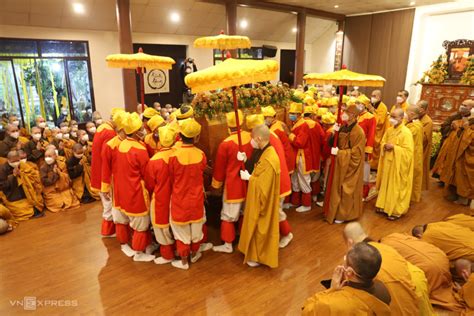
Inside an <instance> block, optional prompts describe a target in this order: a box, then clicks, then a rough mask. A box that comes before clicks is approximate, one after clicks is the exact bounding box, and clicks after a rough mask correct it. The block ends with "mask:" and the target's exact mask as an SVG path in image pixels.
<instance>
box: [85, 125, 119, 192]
mask: <svg viewBox="0 0 474 316" xmlns="http://www.w3.org/2000/svg"><path fill="white" fill-rule="evenodd" d="M115 135H117V134H116V133H115V130H114V128H113V127H112V124H111V123H110V122H106V123H104V124H102V125H100V126H99V128H98V129H97V132H96V133H95V135H94V141H93V142H92V162H91V187H92V188H94V189H96V190H100V186H101V182H102V180H101V177H102V148H103V146H104V145H105V144H106V143H107V142H108V141H109V140H111V139H112V138H113V137H114V136H115Z"/></svg>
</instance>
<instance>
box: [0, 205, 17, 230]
mask: <svg viewBox="0 0 474 316" xmlns="http://www.w3.org/2000/svg"><path fill="white" fill-rule="evenodd" d="M2 201H3V199H2ZM2 203H3V202H2ZM0 218H1V219H3V220H6V221H7V223H8V224H9V225H12V226H16V224H18V222H17V221H16V220H15V218H14V217H13V215H12V213H11V212H10V210H9V209H8V208H7V207H6V206H5V205H3V204H0Z"/></svg>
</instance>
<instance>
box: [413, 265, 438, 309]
mask: <svg viewBox="0 0 474 316" xmlns="http://www.w3.org/2000/svg"><path fill="white" fill-rule="evenodd" d="M407 267H408V272H409V273H410V276H411V281H412V282H413V284H414V285H415V293H416V295H417V296H418V308H419V309H420V315H435V313H434V310H433V306H431V303H430V295H429V291H428V281H427V280H426V276H425V273H424V272H423V270H421V269H420V268H418V267H417V266H415V265H413V264H411V263H410V262H407Z"/></svg>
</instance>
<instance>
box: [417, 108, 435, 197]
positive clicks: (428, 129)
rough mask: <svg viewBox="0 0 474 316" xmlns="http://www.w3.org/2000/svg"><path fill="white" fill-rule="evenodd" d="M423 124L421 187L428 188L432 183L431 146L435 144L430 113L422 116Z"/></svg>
mask: <svg viewBox="0 0 474 316" xmlns="http://www.w3.org/2000/svg"><path fill="white" fill-rule="evenodd" d="M420 122H421V123H422V124H423V183H422V185H421V189H422V190H423V191H424V190H428V189H429V185H430V161H431V149H432V148H431V147H432V146H433V121H432V120H431V117H429V116H428V114H425V115H423V117H422V118H420Z"/></svg>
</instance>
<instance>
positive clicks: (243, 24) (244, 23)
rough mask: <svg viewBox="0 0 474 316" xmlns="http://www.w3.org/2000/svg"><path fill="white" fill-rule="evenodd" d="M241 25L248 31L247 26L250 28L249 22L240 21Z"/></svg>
mask: <svg viewBox="0 0 474 316" xmlns="http://www.w3.org/2000/svg"><path fill="white" fill-rule="evenodd" d="M239 25H240V28H242V29H246V28H247V26H249V22H247V20H242V21H240V24H239Z"/></svg>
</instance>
